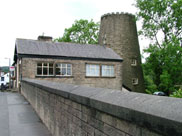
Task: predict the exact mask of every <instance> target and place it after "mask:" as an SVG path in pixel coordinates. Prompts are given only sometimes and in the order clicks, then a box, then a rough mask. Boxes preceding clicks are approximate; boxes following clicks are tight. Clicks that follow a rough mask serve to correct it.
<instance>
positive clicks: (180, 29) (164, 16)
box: [136, 0, 182, 46]
mask: <svg viewBox="0 0 182 136" xmlns="http://www.w3.org/2000/svg"><path fill="white" fill-rule="evenodd" d="M136 2H137V3H136V7H137V8H138V9H139V12H138V13H137V16H138V19H142V21H143V23H142V24H143V25H142V30H141V31H140V34H142V35H144V36H146V37H148V38H150V39H152V40H153V39H154V40H155V42H156V44H157V45H159V41H158V39H157V34H159V33H163V36H164V40H165V42H168V41H170V40H171V38H172V36H173V35H175V36H176V38H180V39H181V36H182V19H181V18H182V8H181V7H182V0H136ZM159 46H160V45H159Z"/></svg>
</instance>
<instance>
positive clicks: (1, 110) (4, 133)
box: [0, 92, 51, 136]
mask: <svg viewBox="0 0 182 136" xmlns="http://www.w3.org/2000/svg"><path fill="white" fill-rule="evenodd" d="M0 136H51V134H50V132H49V131H48V129H47V128H46V127H45V125H44V124H43V123H42V122H41V120H40V118H39V117H38V115H37V114H36V112H35V111H34V110H33V108H32V107H31V105H30V104H29V103H28V102H27V101H26V100H25V98H24V97H23V96H22V95H21V94H19V93H11V92H0Z"/></svg>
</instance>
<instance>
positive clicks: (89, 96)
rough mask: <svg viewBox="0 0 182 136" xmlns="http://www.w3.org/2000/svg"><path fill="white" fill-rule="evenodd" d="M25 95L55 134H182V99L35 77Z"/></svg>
mask: <svg viewBox="0 0 182 136" xmlns="http://www.w3.org/2000/svg"><path fill="white" fill-rule="evenodd" d="M22 94H23V95H24V96H25V97H26V98H27V100H28V101H29V102H30V103H31V105H32V106H33V107H34V109H35V110H36V112H37V113H38V115H39V116H40V118H41V119H42V121H43V122H44V123H45V124H46V126H47V127H48V129H49V130H50V131H51V133H52V134H53V135H54V136H162V135H164V136H172V135H174V136H181V135H182V130H181V127H182V123H181V121H182V120H181V119H182V116H181V113H182V112H181V109H182V106H181V105H182V102H181V100H180V99H176V98H168V97H160V96H151V95H146V94H140V93H130V92H122V91H119V90H118V91H117V90H110V89H102V88H89V87H83V86H75V85H71V84H70V85H69V84H64V83H55V82H50V81H43V80H35V79H23V81H22ZM128 99H130V101H127V100H128ZM164 105H165V106H164ZM174 110H176V111H175V112H174Z"/></svg>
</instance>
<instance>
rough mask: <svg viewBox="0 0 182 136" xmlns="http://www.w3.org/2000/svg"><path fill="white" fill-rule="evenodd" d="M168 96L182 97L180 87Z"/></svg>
mask: <svg viewBox="0 0 182 136" xmlns="http://www.w3.org/2000/svg"><path fill="white" fill-rule="evenodd" d="M170 96H171V97H177V98H182V89H179V90H177V91H175V92H173V94H171V95H170Z"/></svg>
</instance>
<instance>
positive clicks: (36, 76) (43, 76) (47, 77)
mask: <svg viewBox="0 0 182 136" xmlns="http://www.w3.org/2000/svg"><path fill="white" fill-rule="evenodd" d="M35 78H73V76H35Z"/></svg>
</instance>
